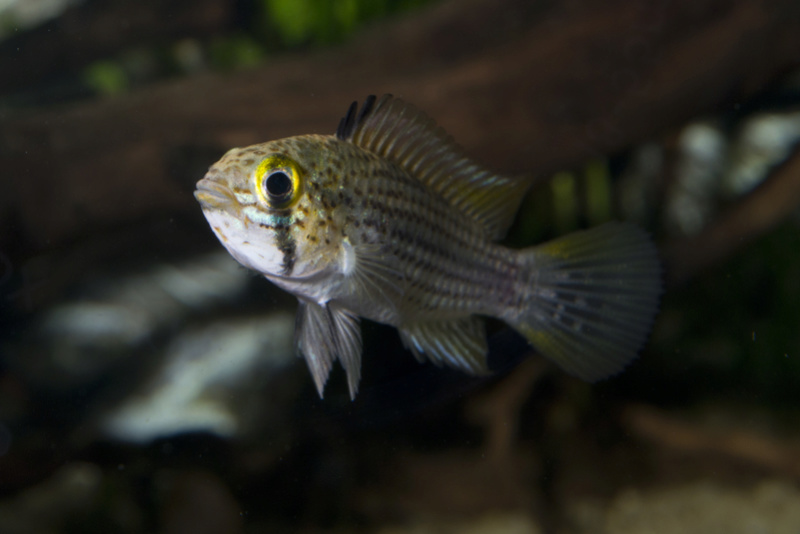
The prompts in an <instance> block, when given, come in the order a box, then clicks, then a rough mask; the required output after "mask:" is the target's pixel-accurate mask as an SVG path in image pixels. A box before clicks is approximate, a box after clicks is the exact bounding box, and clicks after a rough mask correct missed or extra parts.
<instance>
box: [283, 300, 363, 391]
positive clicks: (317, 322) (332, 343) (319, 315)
mask: <svg viewBox="0 0 800 534" xmlns="http://www.w3.org/2000/svg"><path fill="white" fill-rule="evenodd" d="M296 336H297V348H298V350H299V352H300V354H302V355H303V357H304V358H305V360H306V363H307V364H308V369H309V371H311V376H312V377H313V378H314V383H315V384H316V386H317V391H318V392H319V396H320V397H322V395H323V391H324V389H325V383H326V382H327V381H328V375H329V374H330V372H331V368H332V367H333V362H334V361H335V360H337V359H338V360H339V361H340V362H341V364H342V367H344V370H345V372H346V373H347V385H348V388H349V389H350V398H351V399H355V396H356V393H357V392H358V382H359V380H360V379H361V330H360V329H359V322H358V317H357V316H355V315H353V314H352V313H350V312H349V311H347V310H344V309H342V308H340V307H338V306H336V305H335V304H332V303H329V304H328V305H326V306H320V305H319V304H316V303H313V302H304V301H300V307H299V309H298V310H297V326H296Z"/></svg>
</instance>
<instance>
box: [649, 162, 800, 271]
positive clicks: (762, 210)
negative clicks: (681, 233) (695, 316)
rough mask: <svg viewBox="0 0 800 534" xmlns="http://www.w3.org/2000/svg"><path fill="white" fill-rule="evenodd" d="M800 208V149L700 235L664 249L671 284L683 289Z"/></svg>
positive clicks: (678, 241)
mask: <svg viewBox="0 0 800 534" xmlns="http://www.w3.org/2000/svg"><path fill="white" fill-rule="evenodd" d="M799 205H800V149H796V150H795V151H794V153H793V154H792V155H791V156H790V157H789V159H787V160H786V161H785V162H784V163H783V164H782V165H780V166H779V167H778V168H777V169H775V171H774V172H773V173H772V174H771V175H770V176H769V178H768V179H767V180H766V181H765V182H763V183H762V184H761V185H760V186H759V187H758V188H756V189H755V190H754V191H752V192H751V193H750V194H748V195H747V196H746V197H745V198H743V199H742V200H741V202H739V203H738V204H737V205H736V206H734V207H732V208H731V209H730V210H728V212H726V213H724V214H723V215H722V216H720V217H719V218H718V219H717V220H715V221H714V222H712V223H711V224H710V225H709V226H708V227H707V228H705V229H704V230H703V231H701V232H700V233H699V234H697V235H694V236H690V237H687V238H685V239H681V240H676V241H675V242H673V243H670V244H669V245H668V246H667V247H666V248H665V249H664V258H665V261H666V263H667V273H668V282H669V284H670V285H680V284H681V283H684V282H686V281H687V280H688V279H690V278H691V277H692V276H694V275H695V274H697V273H699V272H702V271H703V270H705V269H708V268H709V267H710V266H712V265H714V264H716V263H718V262H720V261H722V260H724V259H727V258H728V257H730V256H731V255H733V253H734V252H735V251H737V250H739V249H741V248H742V247H744V246H746V245H748V244H750V243H751V242H753V241H754V240H755V239H756V238H758V237H760V236H761V235H763V234H766V233H767V232H768V231H770V230H772V229H773V228H774V227H776V226H777V225H778V224H780V222H781V221H783V220H785V219H786V217H788V216H789V215H790V214H791V213H792V212H794V211H795V210H796V209H797V207H798V206H799Z"/></svg>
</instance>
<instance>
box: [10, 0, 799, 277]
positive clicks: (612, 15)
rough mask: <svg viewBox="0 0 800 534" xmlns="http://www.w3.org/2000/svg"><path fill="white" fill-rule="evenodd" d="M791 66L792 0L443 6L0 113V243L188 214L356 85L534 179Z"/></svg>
mask: <svg viewBox="0 0 800 534" xmlns="http://www.w3.org/2000/svg"><path fill="white" fill-rule="evenodd" d="M20 60H22V61H24V57H23V58H20ZM798 61H800V4H798V3H797V2H795V1H793V0H776V1H774V2H770V3H764V2H758V1H756V0H738V1H733V2H732V1H729V0H705V1H698V0H678V1H674V2H659V3H656V2H653V3H644V2H632V1H624V0H612V1H609V2H603V3H597V2H588V1H574V2H544V3H542V2H536V3H532V2H529V1H527V0H467V1H461V0H459V1H451V2H446V3H443V4H441V5H438V6H436V7H435V8H433V9H430V10H427V11H424V12H421V13H418V14H414V15H411V16H410V17H408V18H406V19H401V20H397V21H394V22H388V23H385V24H383V25H381V26H379V27H375V28H373V29H372V30H370V31H369V32H367V33H364V34H362V35H360V36H359V37H358V38H357V39H356V40H354V41H353V42H352V43H351V44H349V45H347V46H343V47H341V48H338V49H335V50H331V51H323V52H318V53H313V54H309V55H298V56H292V57H287V58H284V59H276V60H274V61H270V62H268V63H266V64H264V65H263V66H261V67H259V68H258V69H255V70H251V71H247V72H240V73H237V74H233V75H231V74H209V75H203V76H199V77H195V78H191V79H186V80H181V81H173V82H168V83H164V84H161V85H159V86H157V87H153V88H150V89H146V90H142V91H140V92H137V93H135V94H130V95H126V96H123V97H120V98H116V99H110V100H104V101H98V102H89V103H84V104H80V105H76V106H73V107H70V108H68V109H62V110H55V111H54V110H45V111H36V112H24V113H19V114H16V115H15V114H11V115H6V116H4V117H2V118H0V168H1V169H3V171H2V174H0V190H2V191H3V194H2V196H0V252H2V251H6V253H8V251H11V253H13V254H14V255H15V258H25V257H30V256H32V255H35V254H36V253H37V251H40V250H42V249H44V248H47V247H53V246H64V245H65V244H67V243H70V242H73V241H74V240H75V238H76V236H79V235H85V234H86V233H87V232H89V233H91V232H94V231H97V230H98V229H99V228H103V227H105V226H106V225H109V224H114V225H126V224H132V223H133V222H135V221H138V220H141V219H142V218H146V217H150V218H153V217H163V218H169V217H176V216H177V217H180V216H184V215H186V214H190V215H191V216H193V217H196V220H197V222H198V224H199V223H200V221H201V219H200V218H199V216H198V215H197V213H198V211H197V206H196V205H195V202H194V199H193V198H192V195H191V191H192V188H193V184H194V182H195V181H196V180H197V179H198V178H199V177H200V176H201V175H202V172H203V170H204V167H205V166H206V165H208V164H209V163H210V162H212V161H213V160H214V159H216V158H217V157H219V155H220V154H221V153H222V152H223V151H224V150H226V149H227V148H230V147H232V146H236V145H243V144H250V143H254V142H261V141H264V140H268V139H273V138H278V137H284V136H287V135H293V134H299V133H310V132H319V133H328V132H332V131H333V129H334V128H335V125H336V123H337V122H338V119H339V117H340V116H341V115H342V113H343V112H344V110H345V109H346V106H347V105H348V104H349V103H350V102H351V101H352V100H353V99H356V98H359V99H360V98H363V97H364V96H366V95H367V94H369V93H383V92H392V93H394V94H396V95H399V96H402V97H403V98H405V99H407V100H409V101H411V102H414V103H415V104H417V105H418V106H419V107H420V108H421V109H423V110H426V111H427V112H428V113H429V114H430V115H431V116H433V117H434V118H435V119H436V120H437V121H438V122H439V123H440V124H442V125H443V126H444V127H445V128H447V129H448V130H449V131H450V132H451V133H453V135H454V137H455V138H456V139H457V140H458V141H459V142H460V143H462V144H463V145H464V146H465V148H466V149H467V151H468V152H469V153H470V154H472V155H474V156H475V157H476V158H477V159H478V160H480V161H482V162H484V163H486V164H489V165H491V166H493V167H495V168H497V169H499V170H502V171H509V172H534V173H539V174H542V175H544V174H546V173H548V172H551V171H553V170H555V169H559V168H563V167H569V166H572V165H575V164H576V163H579V162H580V161H582V160H584V159H586V158H587V157H590V156H594V155H598V154H605V153H608V152H609V151H613V150H615V149H619V148H621V147H625V146H628V145H630V144H632V143H635V142H638V141H640V140H642V139H643V138H647V137H651V136H656V135H658V134H659V133H660V132H663V131H664V130H666V129H669V128H673V127H676V126H678V125H680V124H682V123H684V122H685V121H686V120H688V119H690V118H692V117H694V116H697V115H698V114H703V113H709V112H713V111H715V110H719V109H720V108H721V107H724V106H726V105H730V104H732V103H735V102H738V101H740V100H741V99H745V98H747V97H748V96H749V95H751V94H753V93H754V92H755V91H756V90H758V89H761V88H763V87H764V86H765V85H766V84H768V83H769V82H771V81H772V80H774V79H775V78H776V77H777V76H779V75H780V74H781V73H783V72H784V71H786V70H787V69H789V68H791V67H792V66H794V65H797V64H798ZM15 261H18V260H15Z"/></svg>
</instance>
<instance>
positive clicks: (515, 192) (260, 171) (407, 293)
mask: <svg viewBox="0 0 800 534" xmlns="http://www.w3.org/2000/svg"><path fill="white" fill-rule="evenodd" d="M529 185H530V183H529V180H526V179H520V178H508V177H504V176H500V175H497V174H494V173H492V172H490V171H488V170H486V169H484V168H482V167H481V166H479V165H477V164H476V163H474V162H472V161H471V160H469V159H468V158H467V157H466V156H464V155H463V153H462V151H461V150H460V149H459V147H458V146H456V145H455V143H454V142H453V141H452V140H451V139H450V137H449V136H447V134H445V132H444V131H443V130H442V129H441V128H437V127H436V126H435V124H434V123H433V122H432V121H431V120H430V119H429V118H428V117H427V116H425V115H424V114H422V113H421V112H419V111H417V110H416V109H414V108H413V107H412V106H410V105H408V104H406V103H404V102H403V101H401V100H399V99H396V98H393V97H391V96H390V95H386V96H384V97H382V98H381V99H380V100H377V101H376V100H375V99H374V97H370V98H369V99H367V101H366V102H365V104H364V106H363V107H362V108H361V110H360V112H359V111H358V110H357V107H356V105H355V104H353V106H351V108H350V110H349V112H348V114H347V116H346V117H345V118H344V119H342V122H341V124H340V126H339V129H338V131H337V133H336V135H334V136H321V135H305V136H298V137H291V138H287V139H282V140H278V141H272V142H269V143H263V144H259V145H253V146H250V147H246V148H238V149H233V150H231V151H229V152H228V153H227V154H225V156H223V158H222V159H221V160H220V161H218V162H217V163H215V164H214V165H213V166H212V167H211V169H210V170H209V172H208V174H206V176H205V177H204V178H203V179H202V180H200V182H198V189H197V192H196V193H195V195H196V197H197V199H198V200H199V201H200V203H201V206H202V208H203V212H204V214H205V216H206V218H207V220H208V221H209V224H210V225H211V227H212V229H213V230H214V232H215V233H216V235H217V237H218V238H219V239H220V241H221V242H222V244H223V245H224V246H225V247H226V248H227V249H228V251H229V252H230V253H231V255H232V256H233V257H234V258H236V260H237V261H239V262H240V263H241V264H242V265H244V266H246V267H248V268H251V269H254V270H256V271H258V272H260V273H262V274H263V275H264V276H265V277H266V278H268V279H269V280H271V281H272V282H273V283H275V284H276V285H278V286H280V287H282V288H284V289H285V290H287V291H289V292H291V293H293V294H294V295H296V296H297V297H298V299H299V302H300V306H299V310H298V321H297V332H296V337H297V345H298V350H299V352H300V354H302V356H303V357H304V358H305V359H306V362H307V363H308V366H309V369H310V370H311V373H312V376H313V377H314V380H315V383H316V385H317V388H318V391H319V393H320V395H322V392H323V388H324V385H325V382H326V381H327V378H328V374H329V373H330V370H331V368H332V366H333V363H334V361H336V360H339V361H340V362H341V364H342V365H343V367H344V369H345V371H346V372H347V376H348V384H349V388H350V394H351V397H355V394H356V392H357V389H358V383H359V380H360V367H361V335H360V327H359V317H365V318H368V319H371V320H373V321H377V322H381V323H385V324H390V325H393V326H395V327H397V328H398V330H399V331H400V335H401V338H402V340H403V343H404V344H405V345H406V346H407V347H408V348H409V349H410V350H411V351H412V353H413V354H414V355H415V356H416V357H417V359H419V360H423V359H428V360H432V361H433V362H435V363H437V364H446V365H449V366H452V367H456V368H460V369H462V370H464V371H466V372H469V373H472V374H480V373H485V372H486V371H487V367H486V352H487V345H486V336H485V333H484V327H483V321H482V319H481V318H480V316H492V317H497V318H500V319H502V320H504V321H506V322H507V323H508V324H510V325H511V326H512V327H514V328H516V329H517V330H518V331H519V332H521V333H522V334H523V335H525V336H526V337H527V338H528V339H529V341H530V342H531V343H532V344H533V345H534V346H535V347H536V348H537V349H538V350H539V351H540V352H542V353H543V354H545V355H546V356H548V357H550V358H552V359H554V360H555V361H556V362H558V363H559V364H560V365H561V366H562V367H563V368H564V369H565V370H567V371H568V372H570V373H572V374H574V375H577V376H579V377H582V378H584V379H587V380H596V379H600V378H603V377H606V376H608V375H610V374H613V373H615V372H618V371H619V370H621V369H622V368H623V367H624V366H625V365H626V364H627V363H628V362H630V360H632V359H633V358H635V356H636V354H637V352H638V350H639V349H640V348H641V346H642V345H643V343H644V341H645V339H646V337H647V333H648V331H649V329H650V326H651V324H652V321H653V318H654V316H655V313H656V310H657V307H658V295H659V292H660V266H659V262H658V259H657V255H656V252H655V248H654V246H653V245H652V243H651V242H650V240H649V239H648V238H647V237H646V236H645V235H644V234H643V233H642V232H641V231H639V230H638V229H636V228H635V227H633V226H631V225H627V224H619V223H612V224H606V225H603V226H600V227H598V228H595V229H592V230H588V231H584V232H576V233H574V234H570V235H568V236H565V237H562V238H560V239H557V240H554V241H551V242H549V243H545V244H543V245H540V246H538V247H533V248H529V249H524V250H512V249H509V248H506V247H503V246H501V245H498V244H497V243H496V240H497V239H499V238H501V237H502V236H503V235H504V234H505V232H506V230H507V228H508V226H509V225H510V223H511V221H512V219H513V217H514V215H515V213H516V211H517V208H518V207H519V203H520V201H521V198H522V196H523V194H524V192H525V191H526V189H527V188H528V187H529Z"/></svg>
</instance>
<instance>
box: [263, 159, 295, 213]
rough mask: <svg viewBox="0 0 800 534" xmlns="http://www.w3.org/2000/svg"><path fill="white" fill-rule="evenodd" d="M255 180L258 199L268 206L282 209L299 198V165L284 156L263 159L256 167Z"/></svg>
mask: <svg viewBox="0 0 800 534" xmlns="http://www.w3.org/2000/svg"><path fill="white" fill-rule="evenodd" d="M255 180H256V191H258V197H259V200H261V202H263V203H264V204H266V205H267V206H269V207H270V208H273V209H278V210H283V209H286V208H289V207H290V206H291V205H292V204H294V203H295V202H296V201H297V199H298V198H300V189H301V182H300V167H299V166H298V165H297V163H296V162H294V161H293V160H291V159H289V158H287V157H286V156H281V155H274V156H270V157H268V158H266V159H264V161H262V162H261V163H260V164H259V165H258V168H257V169H256V172H255Z"/></svg>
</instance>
